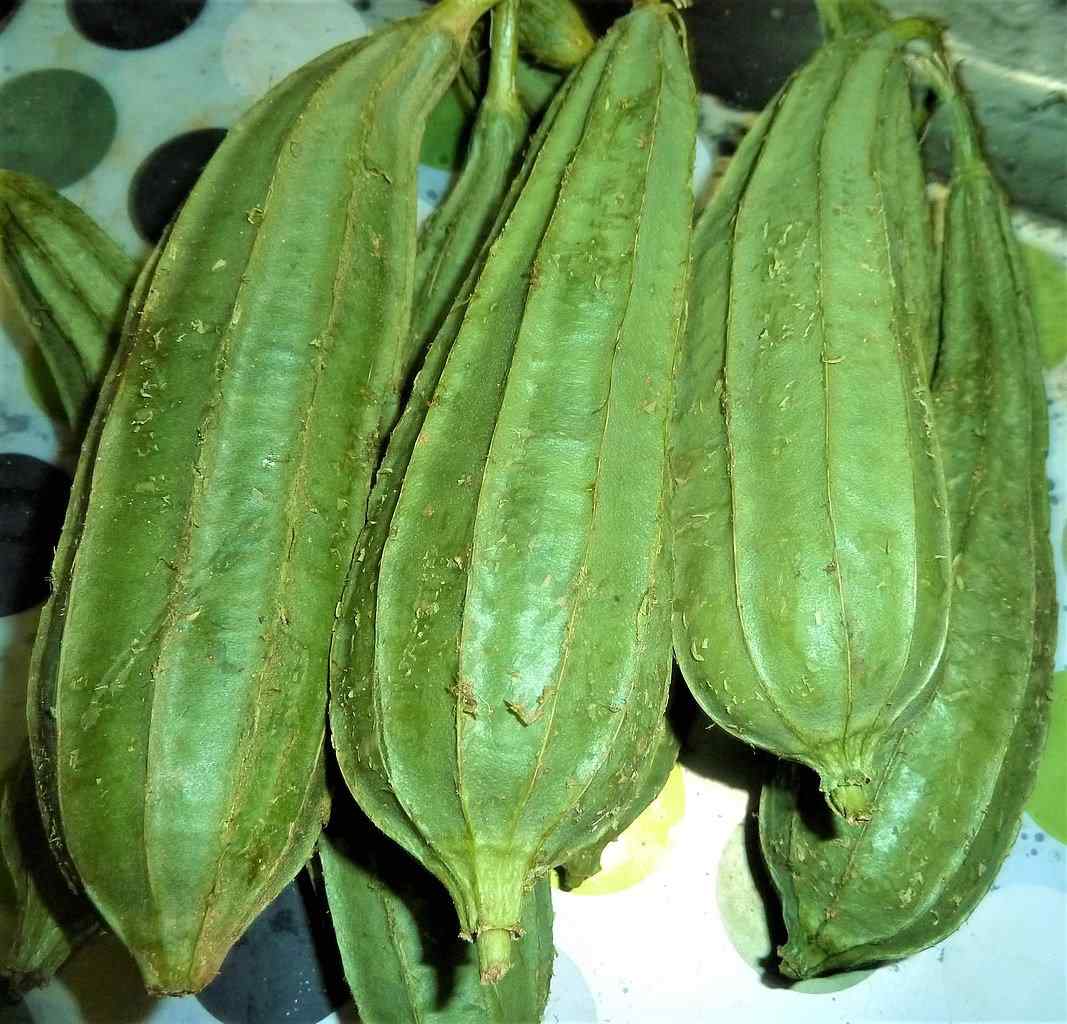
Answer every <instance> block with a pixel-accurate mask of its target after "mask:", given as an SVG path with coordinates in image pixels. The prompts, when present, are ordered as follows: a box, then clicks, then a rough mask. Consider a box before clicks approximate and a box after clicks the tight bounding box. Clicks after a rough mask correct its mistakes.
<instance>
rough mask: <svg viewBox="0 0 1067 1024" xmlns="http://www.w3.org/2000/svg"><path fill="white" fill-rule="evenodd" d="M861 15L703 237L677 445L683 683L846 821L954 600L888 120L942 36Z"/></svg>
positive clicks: (895, 134)
mask: <svg viewBox="0 0 1067 1024" xmlns="http://www.w3.org/2000/svg"><path fill="white" fill-rule="evenodd" d="M820 7H822V8H824V9H828V10H829V11H830V12H831V13H832V12H833V11H834V10H836V9H837V5H835V4H832V3H828V4H820ZM875 13H876V12H875ZM872 18H874V22H873V24H868V23H867V22H866V21H863V22H861V23H859V24H854V23H853V22H852V21H851V20H850V21H849V22H848V25H849V28H850V31H849V32H847V33H846V34H843V35H840V36H836V37H834V38H832V39H831V40H830V41H829V42H827V43H826V44H825V45H824V46H823V47H821V49H820V50H819V51H818V52H817V53H816V55H815V56H814V57H813V58H812V59H811V60H810V61H809V62H808V63H807V64H806V65H805V66H804V67H803V68H802V69H801V70H800V71H799V72H798V73H797V74H796V75H795V76H794V77H793V78H792V79H791V80H790V81H789V82H788V83H787V85H786V86H785V87H784V89H783V90H782V92H781V93H780V94H779V96H778V97H776V98H775V99H774V100H773V101H772V103H771V105H770V106H769V108H768V110H767V111H766V112H765V113H764V114H763V116H762V118H761V120H760V122H759V123H758V125H757V127H756V129H755V130H754V131H753V132H752V133H750V134H749V136H747V137H746V139H745V140H744V142H743V143H742V145H741V147H740V148H739V150H738V154H737V156H736V157H735V160H734V166H732V167H731V168H730V169H729V171H728V172H727V176H726V180H724V182H723V186H722V188H721V190H720V192H719V194H718V196H717V197H716V198H715V199H714V200H713V201H712V202H711V203H710V204H709V206H708V208H707V209H706V211H705V213H704V214H703V215H702V217H701V220H700V222H699V223H698V224H697V227H696V231H695V236H694V243H693V245H694V271H693V283H692V296H691V300H690V308H689V318H688V330H687V335H686V340H685V343H684V345H683V348H682V357H681V359H680V360H679V366H678V373H677V386H676V392H677V401H676V414H675V418H674V423H673V434H672V446H673V455H672V459H673V461H672V471H673V477H674V483H675V493H674V501H673V506H672V511H673V515H674V527H675V545H674V562H675V573H676V580H675V602H674V644H675V652H676V656H677V658H678V661H679V664H680V666H681V668H682V672H683V674H684V676H685V679H686V682H687V683H688V684H689V686H690V688H691V689H692V691H693V693H694V695H695V696H696V698H697V700H698V701H699V702H700V703H701V705H702V706H703V707H704V708H705V710H706V711H707V712H708V713H709V714H710V715H711V716H712V717H713V718H714V719H715V721H716V722H718V723H719V724H720V725H721V726H722V727H723V728H724V729H726V730H727V731H729V732H731V733H733V734H734V735H736V736H738V737H739V738H741V739H743V740H746V741H748V742H751V743H753V744H755V745H758V746H762V747H765V748H766V749H768V750H770V751H772V752H774V753H777V754H779V755H781V756H783V757H787V758H789V759H791V760H795V761H799V762H802V763H804V764H807V765H810V766H811V767H813V768H815V769H816V770H817V771H818V772H819V774H820V777H821V787H822V790H823V792H824V793H825V794H826V796H827V798H828V800H829V802H830V804H831V805H832V806H833V808H834V810H835V811H836V812H837V813H838V814H840V815H842V816H843V817H845V818H847V819H848V820H849V821H852V822H855V821H858V820H863V819H865V818H866V817H867V816H868V815H869V813H870V800H871V788H870V781H871V778H872V774H873V771H874V757H875V751H876V749H877V747H878V746H879V744H880V743H881V742H882V741H883V739H884V738H885V737H886V736H887V735H889V734H891V733H892V732H893V730H894V729H897V728H899V727H900V726H901V725H903V724H904V723H905V722H906V720H907V718H908V716H909V714H911V713H913V712H914V709H915V707H916V702H917V700H918V699H919V698H920V697H921V696H922V694H923V692H924V691H925V690H926V688H927V686H928V683H929V681H930V679H931V677H932V674H933V672H934V669H935V668H936V666H937V662H938V659H939V658H940V656H941V651H942V648H943V645H944V638H945V631H946V627H947V622H948V610H949V604H950V591H949V569H950V559H949V525H948V512H947V509H946V496H945V482H944V477H943V471H942V465H941V456H940V450H939V445H938V441H937V438H936V436H935V434H934V430H933V422H932V415H931V408H930V396H929V391H928V388H927V378H928V373H929V370H928V366H929V359H930V356H929V353H930V352H931V351H932V349H933V347H934V345H935V338H933V337H931V336H930V335H929V332H930V329H931V326H932V323H933V315H932V312H931V309H932V306H933V304H934V303H935V301H936V297H935V295H934V292H933V288H932V284H931V282H932V277H931V275H930V274H929V272H928V271H927V269H926V267H927V258H926V257H922V258H921V259H919V260H918V268H917V269H916V267H914V266H909V260H912V259H913V257H912V255H911V254H912V253H913V251H914V250H915V249H916V248H917V247H922V246H925V245H928V244H929V226H928V222H927V214H926V210H925V206H924V204H923V199H922V183H921V180H920V179H919V178H918V177H917V175H916V174H915V172H914V167H915V163H916V161H917V154H916V153H915V152H911V153H910V155H908V156H907V157H904V156H902V155H901V154H902V153H903V152H904V151H906V150H912V151H914V150H915V148H916V146H917V140H916V138H915V134H914V131H913V130H912V128H911V123H910V121H907V122H905V120H904V119H903V118H901V117H900V116H899V114H900V112H901V111H902V110H903V109H904V105H905V103H906V101H907V97H908V89H909V82H908V76H907V72H906V65H905V62H904V56H903V54H902V50H903V47H904V46H905V44H906V43H907V42H908V41H909V40H912V39H915V38H922V37H929V36H931V35H932V34H933V29H932V28H931V27H930V26H928V25H927V24H926V23H925V22H921V21H914V20H912V21H903V22H898V23H896V24H894V25H892V26H888V27H881V19H879V18H876V17H874V14H873V13H872ZM907 192H910V193H914V194H910V195H907V196H904V195H903V193H907ZM905 267H907V268H908V269H904V268H905Z"/></svg>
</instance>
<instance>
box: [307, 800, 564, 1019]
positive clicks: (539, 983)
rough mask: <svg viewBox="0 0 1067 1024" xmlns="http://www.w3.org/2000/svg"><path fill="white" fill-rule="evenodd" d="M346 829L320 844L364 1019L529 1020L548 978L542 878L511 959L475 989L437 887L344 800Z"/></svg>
mask: <svg viewBox="0 0 1067 1024" xmlns="http://www.w3.org/2000/svg"><path fill="white" fill-rule="evenodd" d="M339 808H344V811H345V824H346V826H347V827H345V828H344V829H343V831H342V832H341V833H340V834H338V832H337V831H335V830H334V829H333V828H332V827H331V828H328V829H327V830H326V831H325V832H324V833H323V835H322V838H321V839H320V841H319V860H320V862H321V865H322V873H323V876H324V879H325V882H326V898H327V900H328V902H329V907H330V919H331V921H332V923H333V929H334V934H335V935H336V936H337V944H338V946H339V947H340V950H341V960H342V962H343V964H344V968H345V977H346V978H347V979H348V984H349V987H350V988H351V990H352V995H353V997H354V998H355V1001H356V1007H357V1009H358V1010H359V1019H360V1020H361V1021H363V1022H364V1024H431V1022H432V1024H534V1022H536V1021H539V1020H541V1017H542V1015H543V1013H544V1010H545V1003H546V1002H547V1001H548V988H549V981H550V980H551V977H552V961H553V955H554V950H553V946H552V894H551V891H550V889H549V882H548V879H547V878H542V879H541V880H540V881H539V882H538V883H537V884H536V885H535V886H534V888H533V891H532V892H531V893H530V894H529V895H528V896H527V897H526V900H525V902H524V904H523V911H522V917H521V927H522V929H523V931H524V933H525V937H524V939H523V941H522V942H521V943H518V944H517V947H516V951H515V958H514V959H515V963H514V966H513V967H512V969H511V970H510V971H509V972H508V975H507V977H506V978H504V979H503V980H502V981H501V982H500V984H499V985H483V984H482V983H481V978H480V975H479V969H478V956H477V953H476V951H475V948H474V946H473V945H472V944H471V943H470V942H468V941H465V940H464V939H462V938H460V936H459V935H458V926H457V924H456V911H455V908H454V907H453V906H452V901H451V899H449V896H448V893H447V891H446V890H445V888H444V887H443V886H442V885H441V883H440V882H438V881H437V879H436V878H434V877H433V876H432V875H431V874H430V873H429V872H428V871H426V869H425V868H423V867H422V866H421V865H420V864H419V863H418V862H417V861H416V860H414V858H412V857H411V856H409V855H408V854H407V853H405V852H404V851H403V850H401V849H400V847H398V846H397V845H396V844H395V843H394V842H393V841H392V840H391V839H387V838H386V837H385V836H384V835H382V833H381V832H380V831H378V829H377V828H375V827H374V826H373V825H372V824H371V823H370V822H369V821H367V820H366V818H363V817H362V815H360V813H359V811H358V810H356V809H355V808H352V807H351V802H350V800H342V799H338V800H337V801H336V802H335V809H334V814H335V815H336V814H337V813H338V809H339Z"/></svg>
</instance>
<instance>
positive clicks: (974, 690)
mask: <svg viewBox="0 0 1067 1024" xmlns="http://www.w3.org/2000/svg"><path fill="white" fill-rule="evenodd" d="M938 77H939V80H940V82H941V89H942V91H944V92H945V94H946V96H947V97H948V99H949V103H950V105H951V106H952V107H954V110H955V115H954V116H955V120H956V128H955V133H954V145H955V147H956V166H955V172H954V177H953V180H952V182H951V186H950V195H949V200H948V207H947V211H946V221H945V231H946V238H945V250H944V319H943V333H942V343H941V351H940V355H939V359H938V369H937V374H936V377H935V380H934V400H935V414H936V421H937V426H938V433H939V435H940V437H941V441H942V446H943V448H944V450H945V453H946V465H947V466H948V479H949V496H950V504H949V509H950V513H951V517H952V524H953V539H954V556H953V565H954V590H955V595H954V599H953V606H952V618H951V621H950V624H949V633H948V642H947V645H946V648H945V654H944V658H943V661H942V664H941V668H940V670H939V673H938V678H937V679H936V681H935V686H934V690H933V694H932V698H931V699H930V700H929V702H928V703H927V704H926V706H925V707H924V708H923V709H922V710H921V711H920V712H919V714H918V715H917V717H916V718H915V720H914V721H913V722H912V723H911V725H910V726H909V727H908V728H907V729H906V730H905V731H904V732H903V733H902V734H900V735H899V736H898V737H896V738H895V740H894V741H893V742H892V743H891V744H889V745H888V746H887V748H886V750H885V751H884V752H883V754H882V757H881V759H880V761H879V762H878V766H877V770H876V773H875V781H874V793H875V795H874V802H873V808H872V811H871V819H870V821H869V822H866V823H865V824H863V825H862V826H861V827H860V828H856V829H848V828H842V827H841V826H840V825H832V826H829V828H828V827H827V824H826V823H825V822H820V820H819V816H818V815H817V814H815V813H813V812H812V806H811V800H812V787H811V785H810V780H808V779H804V778H800V777H799V774H789V773H787V774H785V775H783V776H782V777H781V778H779V779H777V780H776V781H775V782H774V783H773V784H772V785H769V786H768V787H767V788H766V790H765V791H764V794H763V798H762V800H761V807H760V831H761V842H762V846H763V850H764V853H765V855H766V858H767V862H768V865H769V866H770V869H771V874H772V877H773V879H774V882H775V885H776V887H777V888H778V891H779V893H780V894H781V897H782V904H783V910H784V915H785V923H786V926H787V928H788V932H789V941H788V942H787V944H786V945H785V946H784V947H783V948H782V950H781V954H782V969H783V970H784V971H785V973H787V974H789V975H790V976H792V977H797V978H803V977H809V976H812V975H815V974H821V973H825V972H827V971H833V970H840V969H844V968H850V967H859V966H863V965H867V964H872V963H878V962H881V961H886V960H894V959H897V958H900V957H904V956H908V955H910V954H912V953H914V952H917V951H918V950H921V949H924V948H926V947H928V946H931V945H933V944H934V943H936V942H938V941H940V940H941V939H943V938H945V937H946V936H948V935H949V934H951V933H952V932H953V931H955V930H956V929H957V928H959V926H960V925H961V924H962V923H963V922H964V921H965V920H966V919H967V917H968V916H969V915H970V914H971V912H972V911H973V910H974V908H975V907H976V906H977V904H978V902H979V901H980V900H981V899H982V897H984V896H985V894H986V893H987V892H988V891H989V889H990V887H991V886H992V884H993V882H994V880H995V878H996V875H997V870H998V868H999V867H1000V865H1001V863H1002V862H1003V860H1004V858H1005V856H1006V855H1007V853H1008V851H1009V849H1010V848H1011V845H1012V843H1013V842H1014V839H1015V836H1016V834H1017V832H1018V827H1019V821H1020V818H1021V815H1022V810H1023V807H1024V805H1025V803H1026V800H1027V799H1028V797H1029V794H1030V791H1031V789H1032V787H1033V783H1034V777H1035V773H1036V770H1037V765H1038V762H1039V759H1040V755H1041V749H1042V746H1043V743H1044V737H1045V733H1046V729H1047V721H1048V707H1049V701H1050V686H1051V676H1052V664H1053V648H1054V644H1055V633H1056V603H1055V581H1054V579H1053V572H1052V552H1051V548H1050V545H1049V535H1048V529H1049V501H1048V493H1047V483H1046V476H1045V450H1046V447H1047V444H1048V423H1047V411H1046V405H1045V396H1044V392H1043V386H1042V380H1041V372H1040V364H1039V360H1038V354H1037V345H1036V338H1035V333H1034V326H1033V321H1032V315H1031V312H1030V308H1029V305H1028V300H1027V296H1026V276H1025V268H1024V266H1023V264H1022V262H1021V260H1020V257H1019V253H1018V249H1017V243H1016V241H1015V238H1014V235H1013V230H1012V226H1011V222H1010V220H1009V217H1008V212H1007V208H1006V205H1005V202H1004V198H1003V195H1002V193H1001V192H1000V189H999V187H998V186H997V184H996V183H995V181H994V180H993V178H992V176H991V175H990V173H989V170H988V169H987V167H986V166H985V164H984V162H983V160H982V157H981V154H980V152H979V150H978V147H977V142H976V138H975V133H974V128H973V125H972V124H971V122H970V116H969V114H968V112H967V110H966V107H965V105H964V104H965V101H964V100H963V99H962V97H961V96H960V95H959V94H958V93H956V91H955V87H954V86H952V85H951V84H950V82H949V80H948V78H947V76H946V75H944V74H942V75H940V76H938Z"/></svg>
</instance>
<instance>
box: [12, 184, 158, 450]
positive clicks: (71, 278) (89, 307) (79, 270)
mask: <svg viewBox="0 0 1067 1024" xmlns="http://www.w3.org/2000/svg"><path fill="white" fill-rule="evenodd" d="M136 276H137V267H136V266H135V264H134V262H133V260H131V259H130V258H129V257H128V256H127V255H126V254H125V253H124V252H123V251H122V249H120V248H119V246H118V245H116V244H115V242H114V241H112V239H111V238H110V237H109V236H108V235H107V234H106V233H105V232H104V231H102V230H101V229H100V228H99V227H98V226H97V225H96V224H95V223H93V221H92V219H91V218H89V217H87V216H86V215H85V214H84V213H83V212H82V211H81V210H80V209H79V208H78V207H77V206H75V205H74V204H73V203H71V202H69V201H68V200H66V199H64V198H63V197H62V196H61V195H60V194H59V193H58V192H56V191H55V190H54V189H52V188H50V187H49V186H48V185H46V184H45V183H44V182H41V181H38V180H37V179H35V178H32V177H30V176H29V175H26V174H16V173H15V172H14V171H4V170H0V277H2V278H3V280H4V281H5V282H6V283H7V284H8V285H9V287H10V290H11V293H12V294H13V295H14V297H15V300H16V302H17V303H18V305H19V307H20V309H21V311H22V313H23V316H24V318H25V320H26V323H27V324H28V326H29V328H30V330H31V332H32V335H33V341H34V344H35V345H36V346H37V347H38V349H39V350H40V352H41V355H42V356H43V357H44V361H45V364H46V365H47V367H48V370H49V373H50V374H51V375H52V378H53V380H54V381H55V383H56V390H57V392H58V394H59V398H60V401H61V402H62V405H63V411H64V413H65V415H66V417H67V420H68V423H69V425H70V427H71V429H72V430H73V431H74V432H75V433H76V434H80V433H81V432H82V431H83V430H84V429H85V427H86V426H87V424H88V417H89V413H90V412H91V411H92V409H91V404H92V400H93V399H94V398H95V395H96V391H97V388H98V387H99V385H100V381H101V380H102V379H103V376H104V372H105V371H106V370H107V367H108V364H109V363H110V361H111V357H112V356H113V355H114V352H115V348H116V346H117V344H118V337H117V332H116V330H115V328H116V327H117V326H119V325H121V323H122V316H123V313H124V312H125V309H126V303H127V302H128V301H129V296H130V290H131V289H132V288H133V283H134V278H135V277H136Z"/></svg>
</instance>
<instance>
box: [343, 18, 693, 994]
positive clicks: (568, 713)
mask: <svg viewBox="0 0 1067 1024" xmlns="http://www.w3.org/2000/svg"><path fill="white" fill-rule="evenodd" d="M545 123H546V125H548V127H547V128H546V129H543V132H542V135H541V138H540V140H539V141H538V142H537V143H535V145H534V147H533V148H532V151H531V154H530V156H529V157H528V159H527V162H526V165H525V167H524V170H523V172H522V173H521V174H520V178H519V180H518V181H517V183H516V186H515V187H514V188H513V191H512V196H511V197H510V198H509V201H508V204H507V205H508V206H509V207H510V212H508V213H507V215H506V220H504V221H503V226H502V228H501V229H500V231H499V234H498V235H497V236H496V238H495V240H494V241H493V242H492V244H491V247H490V248H489V250H488V253H487V255H486V258H485V260H484V262H483V264H482V266H481V268H480V272H479V273H478V274H477V277H476V280H472V286H471V288H470V289H469V290H468V294H467V298H466V299H465V300H463V301H462V302H461V303H460V304H458V305H457V308H456V310H455V311H454V314H453V316H452V317H450V319H449V321H447V322H446V324H445V327H444V328H443V330H442V331H441V332H440V333H439V335H438V337H437V338H436V339H435V342H434V344H433V346H431V349H430V354H429V355H428V357H427V362H426V364H425V365H424V367H423V369H422V371H421V373H420V378H419V379H417V380H416V383H415V388H414V392H415V395H414V397H413V399H412V401H411V402H410V403H409V405H408V407H407V410H406V412H405V416H404V419H403V420H402V421H401V423H400V425H399V427H398V429H397V431H395V432H394V435H393V437H392V439H391V441H390V445H389V450H388V452H387V454H386V458H385V463H384V465H383V469H382V472H381V473H380V474H379V481H381V482H382V486H381V488H380V490H377V491H376V494H375V496H374V498H373V499H372V511H371V514H370V515H369V517H368V527H367V530H366V531H365V532H364V534H363V536H362V537H361V538H360V542H359V545H358V546H357V552H356V558H355V560H354V563H353V572H352V575H351V577H350V579H349V581H348V585H347V587H346V593H345V597H344V600H343V601H342V607H341V616H340V619H339V624H338V629H337V632H336V635H335V640H334V653H333V658H332V663H331V704H330V716H331V723H332V734H333V740H334V745H335V748H336V750H337V754H338V760H339V762H340V765H341V768H342V770H343V772H344V775H345V779H346V781H347V782H348V784H349V786H350V787H351V788H352V791H353V793H354V794H355V796H356V799H357V801H358V802H359V803H360V805H361V806H362V807H363V809H364V810H365V811H366V812H367V813H368V815H369V816H370V817H371V818H372V820H373V821H374V822H375V824H377V825H378V826H379V827H380V828H382V829H383V831H385V832H386V833H387V834H388V835H390V836H391V837H392V838H393V839H394V840H396V841H397V842H399V843H400V844H401V845H402V846H404V847H405V848H406V849H408V850H409V851H410V852H411V853H412V854H414V855H415V856H416V857H417V858H418V859H419V860H420V861H421V862H422V863H423V864H424V865H425V866H426V867H428V868H429V869H430V870H431V871H432V872H433V873H434V874H435V875H437V877H438V878H439V879H440V880H441V881H442V882H444V883H445V885H446V886H447V887H448V889H449V892H450V894H451V896H452V898H453V900H454V901H455V903H456V906H457V910H458V912H459V920H460V924H461V927H462V928H463V930H464V932H466V933H467V934H468V935H469V936H471V937H474V938H475V939H476V941H477V943H478V951H479V959H480V964H481V973H482V978H483V980H485V981H488V982H495V981H499V979H500V978H501V977H503V975H504V974H505V972H506V971H507V969H508V966H509V964H510V962H511V957H512V950H511V945H512V942H513V939H514V938H515V937H517V935H518V933H519V928H520V918H521V913H522V903H523V899H524V892H526V891H528V890H529V889H530V887H531V886H533V885H534V884H535V883H536V881H537V879H539V878H540V877H541V876H543V875H544V874H545V873H546V872H547V871H548V870H549V869H550V868H551V867H552V866H554V865H555V864H557V863H560V862H561V861H565V860H566V859H567V858H568V856H569V855H570V854H571V853H573V852H575V851H576V850H577V849H579V848H580V847H581V846H582V844H583V843H584V842H586V841H587V838H588V835H589V833H590V830H591V829H593V828H595V827H596V823H597V821H599V820H602V818H603V817H604V816H605V815H607V814H610V813H611V810H612V808H613V807H615V806H616V805H618V804H621V803H623V802H625V801H626V800H628V798H629V796H630V792H631V789H632V787H633V786H634V785H635V784H637V783H638V781H639V779H640V772H639V770H638V769H639V767H641V766H642V765H643V764H644V762H645V760H646V754H647V751H648V750H649V747H650V744H651V742H652V740H653V738H654V734H655V729H656V725H657V722H658V721H659V719H660V716H661V715H662V713H663V707H664V701H665V697H666V686H667V681H668V678H669V668H670V651H669V636H668V615H669V608H668V599H667V594H668V593H669V586H670V565H669V557H668V555H669V551H668V548H667V544H668V540H669V537H668V523H667V510H666V500H667V492H666V465H665V456H666V427H667V414H668V409H669V404H670V375H671V367H672V364H673V361H674V353H675V339H676V335H677V333H678V327H679V324H680V320H681V313H682V309H683V304H684V294H685V288H684V285H685V265H686V258H687V253H688V245H689V237H688V236H689V232H688V224H689V218H690V215H691V201H692V200H691V194H692V189H691V184H690V180H689V176H690V173H691V167H692V159H693V147H694V131H695V103H694V95H693V84H692V79H691V76H690V73H689V68H688V61H687V59H686V57H685V54H684V51H683V49H682V46H681V43H680V40H679V37H678V34H677V28H676V25H675V21H674V18H673V15H672V13H671V11H670V9H669V8H667V7H665V6H663V5H660V4H647V5H642V6H640V7H638V8H637V9H636V10H635V11H634V12H633V13H632V14H630V15H628V16H627V17H625V18H623V19H621V20H620V21H618V22H617V23H616V25H615V26H614V27H613V29H612V30H611V31H610V32H609V33H608V35H607V36H606V37H605V38H604V39H603V40H602V41H601V42H600V43H599V44H598V46H597V48H596V49H595V50H594V51H593V53H592V54H591V55H590V56H589V58H587V60H586V61H585V63H584V64H583V65H582V67H581V69H580V70H579V71H578V73H577V74H576V75H575V76H573V77H572V78H571V79H570V81H569V83H568V85H567V86H565V87H564V92H563V94H562V95H561V96H559V97H557V100H556V101H555V103H554V105H553V107H552V108H550V110H549V111H548V113H547V114H546V118H545ZM609 143H610V147H611V151H612V155H611V157H610V158H608V157H607V156H606V154H607V148H608V145H609ZM637 295H640V296H641V297H642V301H641V302H640V303H637V302H631V301H630V297H631V296H637ZM442 363H443V364H444V365H443V369H442V368H441V364H442ZM438 375H439V377H438ZM423 396H426V397H423ZM458 439H462V440H461V443H460V441H459V440H458ZM401 480H402V485H401V484H400V481H401Z"/></svg>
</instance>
